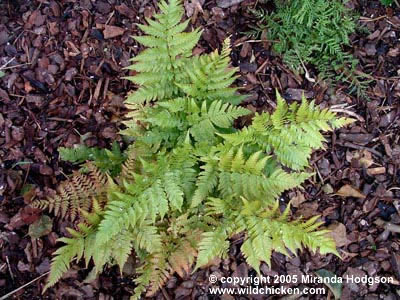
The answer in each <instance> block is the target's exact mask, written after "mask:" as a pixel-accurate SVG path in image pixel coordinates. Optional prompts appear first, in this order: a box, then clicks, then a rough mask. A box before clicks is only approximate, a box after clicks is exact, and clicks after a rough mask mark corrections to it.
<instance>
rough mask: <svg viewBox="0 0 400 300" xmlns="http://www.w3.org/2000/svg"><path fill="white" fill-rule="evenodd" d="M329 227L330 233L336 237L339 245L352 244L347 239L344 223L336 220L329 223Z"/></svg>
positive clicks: (335, 239)
mask: <svg viewBox="0 0 400 300" xmlns="http://www.w3.org/2000/svg"><path fill="white" fill-rule="evenodd" d="M328 229H329V230H330V231H331V232H330V233H329V235H330V236H331V237H332V238H333V239H334V241H335V243H336V246H337V247H343V246H346V245H348V244H350V241H349V240H348V239H347V233H346V226H344V225H343V224H342V223H339V222H335V223H333V224H331V225H329V226H328Z"/></svg>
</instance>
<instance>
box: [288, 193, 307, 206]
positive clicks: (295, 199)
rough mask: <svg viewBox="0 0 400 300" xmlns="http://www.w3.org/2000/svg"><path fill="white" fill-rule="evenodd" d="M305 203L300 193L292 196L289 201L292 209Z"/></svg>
mask: <svg viewBox="0 0 400 300" xmlns="http://www.w3.org/2000/svg"><path fill="white" fill-rule="evenodd" d="M305 201H306V198H304V195H303V194H302V193H300V192H297V193H296V196H294V197H293V198H292V199H291V200H290V203H291V204H292V206H293V207H296V208H298V207H299V206H300V204H302V203H303V202H305Z"/></svg>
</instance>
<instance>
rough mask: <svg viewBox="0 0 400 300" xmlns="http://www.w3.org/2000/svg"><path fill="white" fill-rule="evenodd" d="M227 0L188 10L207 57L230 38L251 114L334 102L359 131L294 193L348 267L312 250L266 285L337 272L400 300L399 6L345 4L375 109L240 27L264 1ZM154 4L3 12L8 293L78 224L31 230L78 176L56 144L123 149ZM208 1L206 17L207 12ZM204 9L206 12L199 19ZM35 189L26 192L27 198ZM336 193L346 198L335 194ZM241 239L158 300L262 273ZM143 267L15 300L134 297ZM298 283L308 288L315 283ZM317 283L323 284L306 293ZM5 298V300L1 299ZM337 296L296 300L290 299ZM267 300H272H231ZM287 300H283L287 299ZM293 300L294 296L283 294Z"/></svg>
mask: <svg viewBox="0 0 400 300" xmlns="http://www.w3.org/2000/svg"><path fill="white" fill-rule="evenodd" d="M222 2H226V3H228V4H229V2H235V1H228V0H224V1H221V0H218V1H204V0H203V1H201V0H198V1H185V3H186V6H185V7H186V12H187V16H188V17H190V18H192V24H193V26H196V27H198V26H201V27H202V28H203V29H204V32H203V35H202V41H201V43H200V45H199V46H198V48H197V49H196V52H197V53H201V52H208V51H210V50H213V49H216V48H218V47H219V46H220V45H221V42H222V41H223V40H224V38H226V37H227V36H229V35H231V36H232V40H233V45H234V47H233V53H232V58H233V64H234V65H235V66H238V67H239V68H240V75H241V76H240V78H239V79H238V80H237V85H238V86H240V87H241V91H242V92H243V93H248V94H250V96H249V98H248V99H247V100H246V102H245V103H244V105H246V106H247V107H248V108H250V109H252V110H254V111H261V110H271V109H273V107H274V106H275V103H274V94H275V89H278V90H279V91H281V92H282V93H283V95H284V96H285V98H286V99H287V100H288V101H298V100H299V97H300V96H301V94H302V92H305V94H306V95H307V96H308V97H309V98H314V99H316V102H317V103H319V104H321V105H323V106H332V105H335V108H336V109H337V110H338V111H339V112H342V113H344V114H350V116H352V117H355V118H357V119H358V121H357V122H356V123H354V124H353V125H352V126H350V127H349V128H346V129H343V130H340V131H338V132H335V133H334V134H330V135H327V143H326V151H320V152H317V153H315V154H314V155H313V159H312V166H313V167H314V168H315V170H317V172H316V175H315V177H314V178H313V180H311V181H310V182H309V183H308V184H307V185H306V186H305V189H304V190H298V191H293V192H290V193H287V194H286V195H285V197H284V198H285V200H289V199H292V201H293V204H294V205H293V206H294V213H295V215H303V216H306V217H309V216H311V215H313V214H315V212H318V213H320V214H321V215H322V216H323V218H324V220H325V221H326V222H327V225H328V226H329V228H330V229H332V230H333V234H334V238H335V239H336V241H337V242H338V245H339V246H340V253H341V255H342V257H343V259H342V260H339V259H338V258H336V257H333V256H331V255H328V256H326V257H321V256H319V255H312V254H310V253H303V254H301V255H300V256H299V257H298V258H293V259H288V258H285V257H284V256H282V255H279V254H274V255H273V259H272V268H271V269H269V268H268V267H267V266H266V265H263V267H262V272H263V274H264V275H265V276H267V275H269V276H272V275H275V274H289V275H298V276H300V277H301V275H302V274H312V272H313V271H315V270H318V269H322V268H323V269H327V270H329V271H331V272H333V273H335V274H336V275H338V276H344V275H345V274H349V275H356V276H362V275H369V276H385V277H393V278H394V279H395V284H374V285H365V284H358V285H357V284H356V285H354V284H353V285H352V284H345V285H344V289H343V295H342V299H370V300H372V299H385V300H390V299H397V298H399V294H398V292H397V290H398V285H399V281H398V280H400V252H399V247H400V244H399V238H398V232H399V227H398V225H400V216H399V213H400V211H399V210H400V202H399V200H400V168H399V167H400V145H399V140H400V126H399V125H400V118H399V116H400V101H399V98H400V81H399V80H400V69H399V65H400V64H399V63H400V43H399V38H400V10H399V9H385V8H384V7H382V6H381V5H380V4H379V1H366V0H358V1H357V0H353V1H350V3H348V5H350V6H351V7H353V8H354V10H357V11H358V12H359V14H360V16H361V18H360V22H361V23H362V24H363V25H364V26H365V27H366V28H368V32H364V33H358V34H354V36H353V37H352V41H353V48H352V52H353V53H354V54H355V56H356V57H357V58H358V59H359V60H360V62H361V63H360V71H362V72H364V73H366V74H368V75H369V76H370V79H373V80H374V82H372V83H371V84H370V88H369V89H368V91H367V94H368V97H369V100H365V99H360V98H357V97H356V96H354V95H349V94H348V87H347V86H345V85H343V86H341V85H339V86H338V87H336V88H332V87H329V86H324V85H318V84H313V83H311V82H309V81H307V80H306V79H305V78H304V76H298V75H295V74H293V73H292V72H291V71H290V70H288V68H287V67H285V66H284V64H283V63H282V60H281V59H280V58H279V57H277V56H274V54H273V53H272V52H271V44H269V43H266V42H260V41H249V38H247V37H243V33H242V32H243V31H245V30H247V29H248V25H249V24H250V23H254V20H252V18H251V16H250V14H249V13H248V8H249V7H254V6H255V5H256V3H258V1H255V0H246V1H236V2H241V3H240V4H237V5H233V6H230V7H229V8H221V7H218V4H219V5H220V6H221V3H222ZM156 3H157V1H149V0H142V1H128V0H109V1H106V0H99V1H90V0H64V1H53V0H48V1H47V0H34V1H23V0H3V1H2V2H0V69H1V68H2V66H3V67H5V68H7V69H4V71H5V72H6V76H4V77H3V78H1V79H0V249H1V256H0V295H3V294H6V293H8V292H10V291H13V290H15V289H17V288H19V287H21V286H22V285H24V284H26V283H28V282H29V281H31V280H33V279H35V278H38V276H41V275H43V274H45V273H46V272H47V271H48V270H49V263H50V259H51V253H52V252H53V251H54V250H55V249H56V244H55V240H56V239H57V237H59V236H61V235H63V234H64V233H65V227H66V226H68V224H67V222H60V221H59V220H56V219H52V222H53V225H52V231H51V232H50V233H49V234H48V235H47V236H45V237H43V238H39V239H31V238H30V236H29V235H27V232H28V227H29V226H28V225H29V224H31V223H33V222H35V221H36V220H37V219H38V218H39V217H40V215H41V212H40V211H38V210H35V209H30V208H29V207H28V204H29V203H30V201H32V199H33V198H40V197H42V196H43V195H44V194H46V193H47V191H48V189H52V188H55V186H56V185H57V183H59V182H60V181H61V180H63V179H65V174H67V173H69V172H70V171H71V165H68V164H66V163H63V162H60V161H59V159H58V153H57V148H58V147H60V146H72V145H74V144H76V143H80V141H82V140H84V142H85V143H86V144H87V145H89V146H99V147H108V146H110V144H111V142H112V141H114V140H117V141H120V142H121V143H122V141H121V138H120V137H119V136H118V128H120V122H121V119H122V118H123V114H124V107H123V104H122V102H123V99H124V97H125V95H126V94H127V92H128V91H129V90H130V89H132V88H133V87H132V86H131V85H130V84H129V83H128V82H127V81H125V80H123V79H121V77H123V76H125V75H127V74H128V73H127V71H126V70H123V67H126V66H127V65H128V64H129V62H128V59H129V58H130V57H132V56H133V55H135V53H137V52H138V51H139V47H138V46H137V45H136V43H135V42H134V41H133V39H132V38H131V37H130V36H131V35H134V34H135V33H136V31H137V27H136V26H135V23H137V22H144V16H151V15H152V13H153V12H154V10H155V8H154V7H156ZM196 3H198V4H200V7H202V11H200V10H199V8H200V7H199V6H196ZM196 7H197V9H196ZM27 185H33V186H34V189H31V191H30V192H29V193H28V194H25V196H22V192H21V189H22V188H23V187H26V186H27ZM338 191H339V193H340V194H341V196H339V195H337V194H336V193H337V192H338ZM239 248H240V238H238V239H237V240H234V241H233V243H232V247H231V249H230V257H229V258H228V259H226V260H223V261H216V262H215V264H214V265H213V266H211V267H210V268H208V269H205V270H201V271H198V272H196V273H194V274H193V275H190V276H188V277H187V278H183V279H182V278H178V277H173V278H171V280H170V281H169V282H168V284H167V286H166V287H165V289H163V290H162V291H160V292H159V294H158V295H157V296H156V298H157V299H189V298H190V299H217V298H219V297H217V296H211V295H209V293H208V288H209V287H210V286H212V285H211V284H210V283H209V282H208V277H209V275H210V274H213V275H216V276H238V277H245V276H251V275H255V274H254V272H253V271H252V270H249V268H248V267H247V265H246V264H245V263H244V258H243V257H242V256H241V255H240V254H239V252H240V251H239ZM132 267H133V266H132V264H131V263H128V265H127V267H126V269H125V273H126V277H125V278H121V276H120V274H119V271H118V270H117V269H116V268H113V269H109V270H106V271H105V272H104V273H103V274H102V275H101V276H100V277H99V278H97V279H96V280H94V281H93V282H90V283H85V282H84V278H85V277H86V275H87V271H85V270H84V269H83V268H79V267H78V266H75V267H74V268H73V269H72V270H71V271H70V272H69V273H68V275H67V276H66V277H65V279H64V280H62V281H61V282H60V283H59V284H58V285H57V286H56V287H54V288H52V289H51V290H49V291H48V292H47V293H46V294H45V296H41V291H42V287H43V285H44V281H45V278H44V276H43V277H42V278H40V279H38V280H36V281H35V282H33V283H32V284H30V285H28V286H27V287H25V288H23V289H21V290H19V291H18V292H16V293H15V294H14V296H13V297H15V298H18V299H111V298H112V297H113V299H128V297H129V292H130V291H132V290H133V288H134V285H133V283H132V279H133V276H134V272H133V268H132ZM291 286H298V287H300V288H301V287H304V286H305V285H304V284H301V283H299V284H294V285H291ZM307 286H318V285H307ZM0 297H1V296H0ZM327 297H328V299H333V297H332V295H331V294H328V296H327V295H322V296H315V295H311V296H307V295H303V296H301V295H298V297H292V298H290V299H326V298H327ZM222 298H223V299H236V298H237V299H253V298H254V299H264V298H265V296H246V297H245V296H241V297H240V298H239V297H234V296H229V295H224V296H222ZM277 298H279V297H277ZM285 299H289V298H285Z"/></svg>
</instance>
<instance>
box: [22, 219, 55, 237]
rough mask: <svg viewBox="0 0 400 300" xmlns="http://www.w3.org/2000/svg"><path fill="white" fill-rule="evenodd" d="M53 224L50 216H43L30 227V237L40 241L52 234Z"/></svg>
mask: <svg viewBox="0 0 400 300" xmlns="http://www.w3.org/2000/svg"><path fill="white" fill-rule="evenodd" d="M52 227H53V222H52V220H51V218H50V217H49V216H46V215H43V216H41V217H40V219H39V220H37V221H36V222H34V223H32V224H31V225H29V232H28V234H29V236H30V237H31V238H33V239H38V238H40V237H42V236H44V235H47V234H49V233H50V232H51V228H52Z"/></svg>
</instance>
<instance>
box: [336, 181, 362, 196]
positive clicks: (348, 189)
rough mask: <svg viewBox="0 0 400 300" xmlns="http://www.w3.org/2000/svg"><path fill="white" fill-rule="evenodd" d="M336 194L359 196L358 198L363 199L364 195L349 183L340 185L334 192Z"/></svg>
mask: <svg viewBox="0 0 400 300" xmlns="http://www.w3.org/2000/svg"><path fill="white" fill-rule="evenodd" d="M336 195H338V196H341V197H354V198H360V199H365V197H366V196H365V195H363V194H362V193H361V192H360V191H358V190H357V189H355V188H353V187H352V186H351V185H349V184H346V185H344V186H342V187H341V188H340V189H339V190H338V191H337V193H336Z"/></svg>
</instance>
